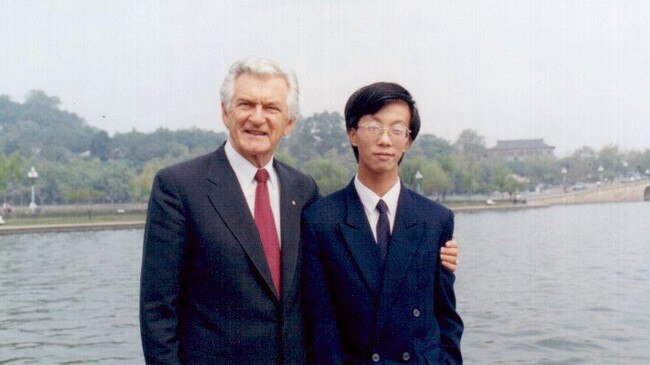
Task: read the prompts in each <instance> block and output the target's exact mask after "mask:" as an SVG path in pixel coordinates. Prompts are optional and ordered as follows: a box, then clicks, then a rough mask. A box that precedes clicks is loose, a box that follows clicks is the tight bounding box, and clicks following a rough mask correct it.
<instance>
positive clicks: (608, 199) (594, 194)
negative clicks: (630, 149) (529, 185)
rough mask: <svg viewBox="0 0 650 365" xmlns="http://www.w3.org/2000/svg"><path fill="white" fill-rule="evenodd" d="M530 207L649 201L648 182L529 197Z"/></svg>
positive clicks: (609, 185) (624, 183) (649, 188)
mask: <svg viewBox="0 0 650 365" xmlns="http://www.w3.org/2000/svg"><path fill="white" fill-rule="evenodd" d="M527 201H528V204H530V205H538V204H541V205H564V204H590V203H614V202H636V201H650V181H648V180H641V181H631V182H615V183H612V184H606V185H603V186H594V187H590V188H587V189H585V190H579V191H571V192H567V193H564V192H557V193H552V194H546V195H539V196H530V197H528V198H527Z"/></svg>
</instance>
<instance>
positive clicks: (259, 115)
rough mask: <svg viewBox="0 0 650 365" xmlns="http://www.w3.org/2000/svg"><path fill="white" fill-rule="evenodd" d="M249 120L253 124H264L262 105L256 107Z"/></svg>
mask: <svg viewBox="0 0 650 365" xmlns="http://www.w3.org/2000/svg"><path fill="white" fill-rule="evenodd" d="M249 120H250V121H251V122H253V123H264V109H263V108H262V106H261V105H255V108H254V109H253V111H252V112H251V115H250V118H249Z"/></svg>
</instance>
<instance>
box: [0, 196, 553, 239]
mask: <svg viewBox="0 0 650 365" xmlns="http://www.w3.org/2000/svg"><path fill="white" fill-rule="evenodd" d="M549 206H550V205H547V204H533V205H527V204H521V205H472V206H466V207H454V208H449V209H451V210H452V211H453V212H454V213H455V214H457V213H478V212H484V211H508V210H521V209H536V208H546V207H549ZM144 224H145V222H144V221H130V222H111V221H106V222H93V223H65V224H38V225H18V226H0V236H8V235H16V234H32V233H58V232H83V231H106V230H123V229H144Z"/></svg>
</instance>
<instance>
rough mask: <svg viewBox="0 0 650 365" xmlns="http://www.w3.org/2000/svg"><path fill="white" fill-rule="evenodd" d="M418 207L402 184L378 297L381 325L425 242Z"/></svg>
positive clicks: (379, 324)
mask: <svg viewBox="0 0 650 365" xmlns="http://www.w3.org/2000/svg"><path fill="white" fill-rule="evenodd" d="M417 211H418V207H417V206H415V205H414V204H413V203H412V201H411V198H410V195H409V193H408V191H407V190H406V188H405V187H404V186H403V185H402V189H401V192H400V197H399V201H398V203H397V211H396V212H395V225H394V227H393V234H392V235H391V239H390V245H389V248H388V254H387V255H386V264H385V267H384V278H383V283H382V289H381V297H380V300H379V316H378V318H379V323H378V328H380V326H381V324H382V323H381V322H382V320H383V318H385V313H384V312H385V311H386V310H387V309H389V308H390V307H391V305H392V303H391V302H392V301H393V300H395V299H396V297H395V295H394V293H395V292H397V290H398V289H399V286H400V285H401V283H402V281H404V278H405V275H406V272H407V270H408V268H410V267H411V262H412V261H413V259H414V257H415V254H416V252H417V251H418V248H419V247H420V244H421V242H422V229H423V225H422V223H420V222H419V221H418V219H417V214H416V213H415V212H417Z"/></svg>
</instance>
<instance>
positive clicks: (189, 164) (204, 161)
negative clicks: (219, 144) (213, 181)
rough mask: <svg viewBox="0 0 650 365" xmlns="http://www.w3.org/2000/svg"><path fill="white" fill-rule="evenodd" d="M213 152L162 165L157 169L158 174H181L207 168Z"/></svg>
mask: <svg viewBox="0 0 650 365" xmlns="http://www.w3.org/2000/svg"><path fill="white" fill-rule="evenodd" d="M214 153H215V152H211V153H208V154H205V155H201V156H197V157H194V158H192V159H189V160H185V161H181V162H177V163H175V164H172V165H169V166H167V167H164V168H162V169H160V171H158V173H157V174H158V175H180V176H183V175H184V174H186V173H187V172H189V171H205V170H207V169H208V165H209V161H210V159H211V158H212V157H213V155H214Z"/></svg>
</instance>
